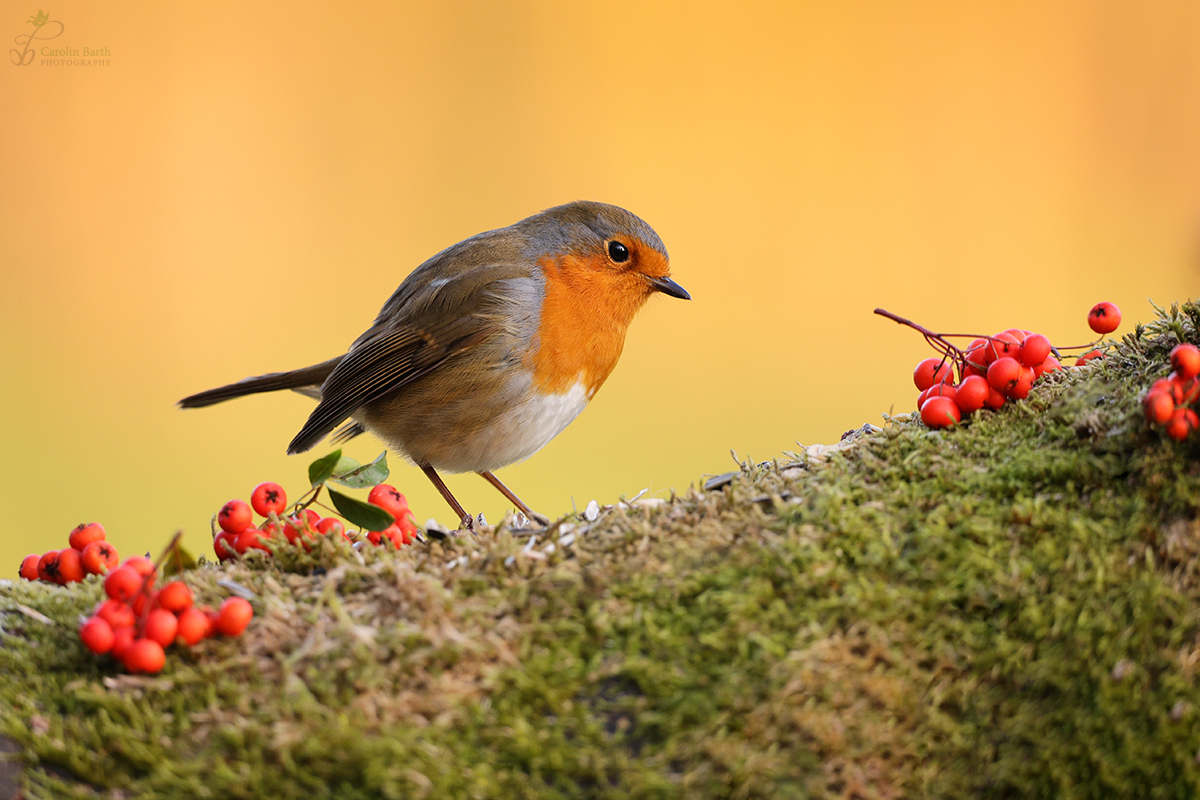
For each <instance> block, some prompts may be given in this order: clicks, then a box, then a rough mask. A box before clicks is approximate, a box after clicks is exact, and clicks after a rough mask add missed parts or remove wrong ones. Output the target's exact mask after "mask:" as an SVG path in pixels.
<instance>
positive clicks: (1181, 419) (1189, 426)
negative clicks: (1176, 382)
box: [1167, 408, 1200, 442]
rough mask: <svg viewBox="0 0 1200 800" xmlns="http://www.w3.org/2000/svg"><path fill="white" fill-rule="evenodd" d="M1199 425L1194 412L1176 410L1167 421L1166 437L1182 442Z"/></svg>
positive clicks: (1181, 409)
mask: <svg viewBox="0 0 1200 800" xmlns="http://www.w3.org/2000/svg"><path fill="white" fill-rule="evenodd" d="M1198 425H1200V420H1198V419H1197V417H1196V412H1195V411H1192V410H1191V409H1190V408H1177V409H1175V411H1174V412H1172V413H1171V418H1170V419H1168V420H1167V436H1170V437H1171V438H1172V439H1174V440H1175V441H1177V442H1182V441H1183V440H1184V439H1186V438H1187V437H1188V436H1189V435H1191V433H1192V431H1194V430H1196V427H1197V426H1198Z"/></svg>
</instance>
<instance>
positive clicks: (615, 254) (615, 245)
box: [608, 241, 629, 264]
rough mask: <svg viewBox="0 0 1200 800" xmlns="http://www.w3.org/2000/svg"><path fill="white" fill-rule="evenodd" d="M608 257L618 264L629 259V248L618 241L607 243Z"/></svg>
mask: <svg viewBox="0 0 1200 800" xmlns="http://www.w3.org/2000/svg"><path fill="white" fill-rule="evenodd" d="M608 257H609V258H611V259H612V260H613V261H615V262H617V263H618V264H622V263H624V262H626V261H628V260H629V248H628V247H626V246H625V245H623V244H621V243H620V242H618V241H611V242H609V243H608Z"/></svg>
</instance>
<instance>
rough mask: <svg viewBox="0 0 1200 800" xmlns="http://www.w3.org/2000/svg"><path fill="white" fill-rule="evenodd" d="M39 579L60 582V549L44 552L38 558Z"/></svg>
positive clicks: (47, 581)
mask: <svg viewBox="0 0 1200 800" xmlns="http://www.w3.org/2000/svg"><path fill="white" fill-rule="evenodd" d="M38 579H39V580H43V581H45V582H46V583H58V551H57V550H50V551H48V552H46V553H42V557H41V558H39V559H38Z"/></svg>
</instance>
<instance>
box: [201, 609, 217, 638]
mask: <svg viewBox="0 0 1200 800" xmlns="http://www.w3.org/2000/svg"><path fill="white" fill-rule="evenodd" d="M196 608H198V609H200V611H201V613H203V614H204V616H205V617H206V618H207V619H208V635H209V636H212V635H213V634H214V633H216V632H217V618H218V617H219V616H220V614H218V613H217V610H216V609H215V608H213V607H212V606H196Z"/></svg>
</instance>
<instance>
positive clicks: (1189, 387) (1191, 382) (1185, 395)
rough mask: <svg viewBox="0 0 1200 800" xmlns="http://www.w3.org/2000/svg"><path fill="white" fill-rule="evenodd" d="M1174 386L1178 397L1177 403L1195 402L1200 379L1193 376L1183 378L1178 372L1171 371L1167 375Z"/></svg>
mask: <svg viewBox="0 0 1200 800" xmlns="http://www.w3.org/2000/svg"><path fill="white" fill-rule="evenodd" d="M1167 380H1169V381H1170V382H1171V383H1172V384H1173V385H1174V386H1175V387H1176V388H1175V396H1176V397H1178V398H1179V400H1178V401H1177V404H1178V405H1191V404H1192V403H1194V402H1196V399H1197V397H1200V381H1197V380H1196V379H1195V378H1185V377H1183V376H1182V375H1180V374H1179V373H1178V372H1172V373H1171V374H1170V375H1168V376H1167Z"/></svg>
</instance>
